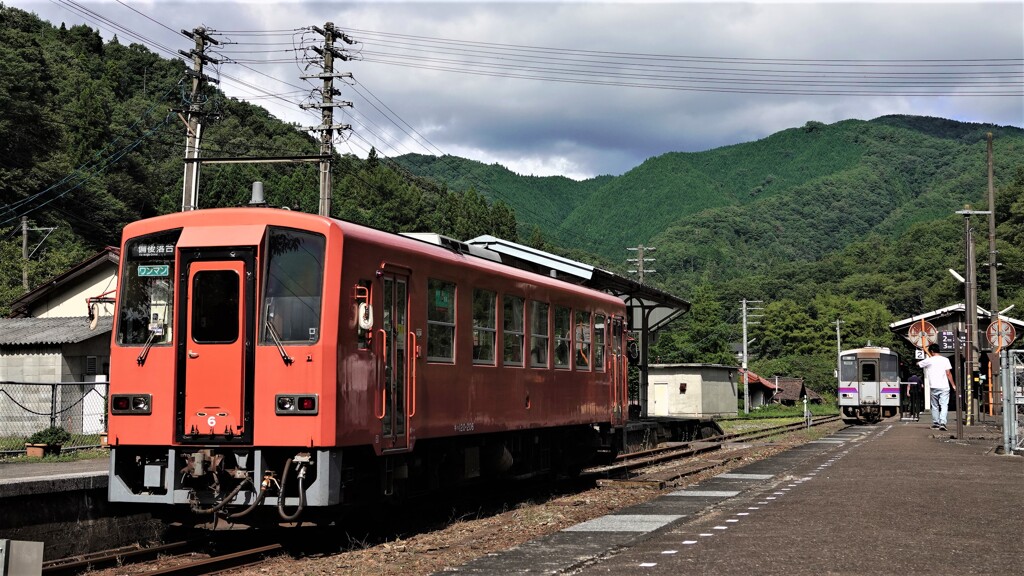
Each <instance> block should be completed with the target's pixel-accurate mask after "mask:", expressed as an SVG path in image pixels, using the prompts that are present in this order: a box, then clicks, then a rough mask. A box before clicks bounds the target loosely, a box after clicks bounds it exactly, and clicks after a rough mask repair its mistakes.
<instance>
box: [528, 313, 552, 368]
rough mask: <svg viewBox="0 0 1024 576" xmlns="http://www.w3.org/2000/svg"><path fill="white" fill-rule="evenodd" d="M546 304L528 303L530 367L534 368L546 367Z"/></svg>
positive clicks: (548, 335)
mask: <svg viewBox="0 0 1024 576" xmlns="http://www.w3.org/2000/svg"><path fill="white" fill-rule="evenodd" d="M549 308H550V306H548V304H547V303H546V302H530V366H532V367H534V368H547V367H548V342H549V341H550V340H551V337H550V333H549V332H548V331H549V330H550V329H551V327H550V326H549V324H548V310H549Z"/></svg>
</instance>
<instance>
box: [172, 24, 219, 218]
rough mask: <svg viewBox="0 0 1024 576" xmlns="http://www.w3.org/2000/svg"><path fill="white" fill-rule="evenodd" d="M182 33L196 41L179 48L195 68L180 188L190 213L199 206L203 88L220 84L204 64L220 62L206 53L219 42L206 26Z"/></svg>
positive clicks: (183, 210)
mask: <svg viewBox="0 0 1024 576" xmlns="http://www.w3.org/2000/svg"><path fill="white" fill-rule="evenodd" d="M181 33H182V34H184V35H185V36H188V37H189V38H191V39H193V40H195V42H196V47H195V48H194V49H193V50H191V51H189V52H185V51H184V50H178V53H179V54H181V55H182V56H187V57H191V58H192V68H193V69H192V70H191V71H190V72H189V75H190V76H192V93H191V94H190V95H189V101H188V119H187V120H186V119H183V120H184V121H185V127H186V129H187V130H188V135H187V137H186V140H185V183H184V185H183V186H182V190H181V211H182V212H188V211H189V210H195V209H197V208H199V164H200V163H199V162H196V161H194V160H195V159H196V158H198V157H199V143H200V137H201V136H202V123H201V122H200V121H199V118H200V116H201V115H202V113H201V110H202V102H200V101H199V100H200V96H201V95H200V88H201V87H202V85H203V82H213V83H215V84H216V83H217V80H214V79H213V78H210V77H209V76H206V75H204V74H203V65H205V64H206V63H207V62H210V63H213V64H220V61H219V60H215V59H213V58H210V57H209V56H207V55H206V43H207V42H209V43H210V44H213V45H215V46H216V45H219V44H220V42H217V41H216V40H214V39H213V38H211V37H210V36H209V35H208V34H207V33H206V28H203V27H199V28H194V29H193V30H192V32H189V31H188V30H182V31H181Z"/></svg>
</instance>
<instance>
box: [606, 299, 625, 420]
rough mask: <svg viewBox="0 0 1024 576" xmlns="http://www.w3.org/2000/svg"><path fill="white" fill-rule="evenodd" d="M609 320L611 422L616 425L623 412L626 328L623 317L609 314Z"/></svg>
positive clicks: (621, 418)
mask: <svg viewBox="0 0 1024 576" xmlns="http://www.w3.org/2000/svg"><path fill="white" fill-rule="evenodd" d="M609 320H610V324H611V331H610V332H609V336H608V342H609V345H610V346H611V354H610V355H609V357H610V359H611V360H610V362H609V370H610V371H611V373H612V386H611V402H612V423H613V424H616V425H618V424H622V423H623V422H624V418H623V415H624V412H625V403H626V390H627V380H628V374H629V362H628V361H627V359H626V355H625V351H624V340H625V338H626V329H625V325H624V323H623V319H622V318H620V317H618V316H611V317H609Z"/></svg>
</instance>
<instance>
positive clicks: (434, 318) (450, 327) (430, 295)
mask: <svg viewBox="0 0 1024 576" xmlns="http://www.w3.org/2000/svg"><path fill="white" fill-rule="evenodd" d="M427 360H429V361H432V362H454V361H455V284H454V283H452V282H445V281H443V280H434V279H432V278H431V279H429V280H427Z"/></svg>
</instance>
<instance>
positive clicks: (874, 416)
mask: <svg viewBox="0 0 1024 576" xmlns="http://www.w3.org/2000/svg"><path fill="white" fill-rule="evenodd" d="M842 412H843V422H845V423H847V424H876V423H878V422H881V421H882V420H883V419H885V418H891V417H893V416H895V415H896V413H897V412H898V407H896V406H843V407H842Z"/></svg>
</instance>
